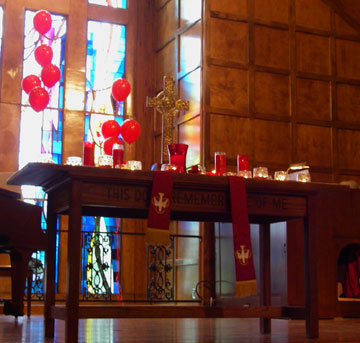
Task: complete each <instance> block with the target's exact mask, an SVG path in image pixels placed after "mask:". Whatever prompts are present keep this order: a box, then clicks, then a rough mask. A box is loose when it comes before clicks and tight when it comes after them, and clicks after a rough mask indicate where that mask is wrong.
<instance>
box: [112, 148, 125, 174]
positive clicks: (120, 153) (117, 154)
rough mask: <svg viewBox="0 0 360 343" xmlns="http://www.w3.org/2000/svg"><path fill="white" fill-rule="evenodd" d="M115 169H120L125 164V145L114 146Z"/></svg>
mask: <svg viewBox="0 0 360 343" xmlns="http://www.w3.org/2000/svg"><path fill="white" fill-rule="evenodd" d="M112 158H113V167H114V168H120V166H121V165H122V164H123V163H124V145H123V144H114V145H113V148H112Z"/></svg>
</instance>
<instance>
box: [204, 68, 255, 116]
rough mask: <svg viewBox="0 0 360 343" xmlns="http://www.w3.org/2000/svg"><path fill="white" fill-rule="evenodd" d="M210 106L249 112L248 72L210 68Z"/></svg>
mask: <svg viewBox="0 0 360 343" xmlns="http://www.w3.org/2000/svg"><path fill="white" fill-rule="evenodd" d="M208 82H209V84H208V87H209V94H210V104H209V105H210V106H211V107H216V108H223V109H229V110H233V111H234V112H237V113H242V114H243V113H247V112H248V72H247V71H246V70H242V69H235V68H224V67H218V66H211V67H210V75H209V79H208Z"/></svg>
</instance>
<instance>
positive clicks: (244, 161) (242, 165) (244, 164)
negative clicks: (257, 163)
mask: <svg viewBox="0 0 360 343" xmlns="http://www.w3.org/2000/svg"><path fill="white" fill-rule="evenodd" d="M244 170H249V157H248V155H241V154H239V155H237V171H238V172H239V171H244Z"/></svg>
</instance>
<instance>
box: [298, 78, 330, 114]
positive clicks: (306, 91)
mask: <svg viewBox="0 0 360 343" xmlns="http://www.w3.org/2000/svg"><path fill="white" fill-rule="evenodd" d="M296 89H297V92H296V115H297V117H298V118H308V119H310V118H312V119H318V120H331V86H330V82H328V81H320V80H312V79H302V78H298V79H297V80H296Z"/></svg>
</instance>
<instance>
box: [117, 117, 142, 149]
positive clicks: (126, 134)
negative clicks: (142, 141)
mask: <svg viewBox="0 0 360 343" xmlns="http://www.w3.org/2000/svg"><path fill="white" fill-rule="evenodd" d="M140 131H141V129H140V124H139V123H138V122H137V121H136V120H134V119H126V120H124V121H123V123H122V124H121V136H122V138H123V140H124V141H125V142H126V143H129V144H130V143H133V142H135V141H136V140H137V139H138V137H139V135H140Z"/></svg>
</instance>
